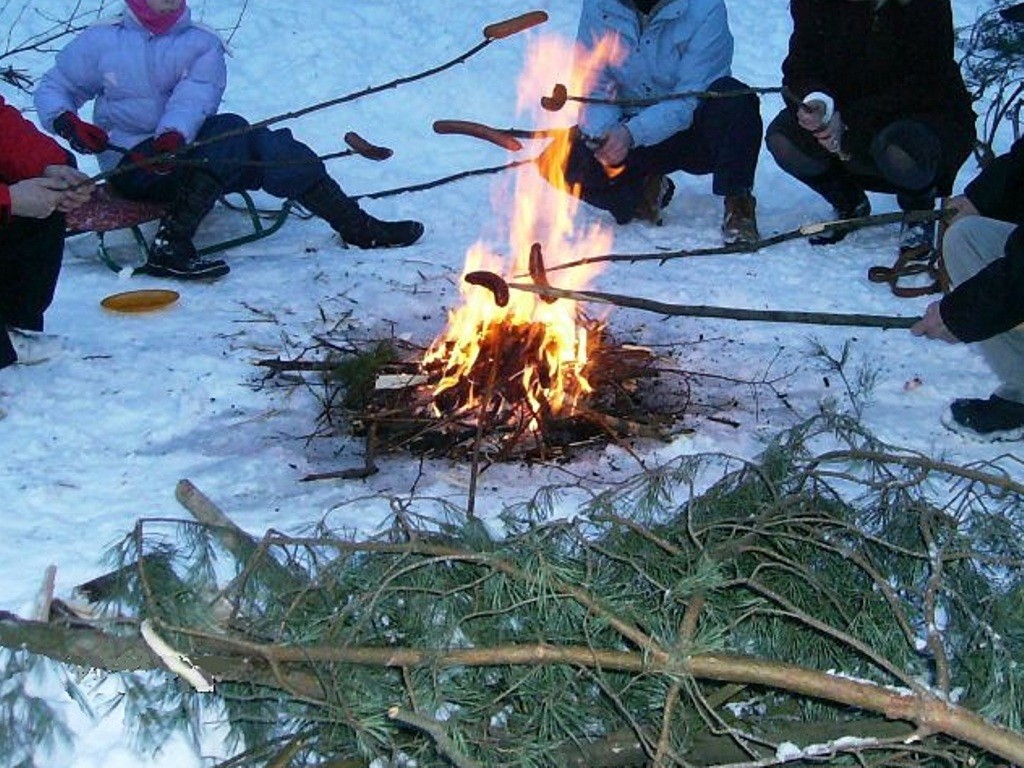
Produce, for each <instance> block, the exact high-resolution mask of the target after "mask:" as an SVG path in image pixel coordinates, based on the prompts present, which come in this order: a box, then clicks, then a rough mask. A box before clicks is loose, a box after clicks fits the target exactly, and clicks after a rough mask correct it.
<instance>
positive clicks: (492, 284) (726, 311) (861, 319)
mask: <svg viewBox="0 0 1024 768" xmlns="http://www.w3.org/2000/svg"><path fill="white" fill-rule="evenodd" d="M464 280H465V281H466V282H467V283H470V284H472V285H479V286H481V287H484V288H487V289H488V290H490V291H491V293H492V294H493V296H494V298H495V301H496V302H497V303H498V305H499V306H504V304H507V303H508V292H509V291H525V292H527V293H532V294H535V295H537V296H542V297H547V298H553V299H569V300H571V301H586V302H595V303H598V304H611V305H613V306H616V307H624V308H628V309H640V310H643V311H645V312H655V313H657V314H659V315H674V316H681V317H712V318H720V319H725V320H744V321H752V322H759V323H799V324H803V325H838V326H855V327H859V328H881V329H889V328H910V327H911V326H912V325H914V323H916V322H917V321H918V320H920V319H921V318H920V317H907V316H902V315H866V314H838V313H835V312H800V311H791V310H774V309H742V308H739V307H710V306H706V305H699V306H698V305H692V304H667V303H665V302H661V301H653V300H651V299H643V298H639V297H637V296H625V295H623V294H619V293H604V292H602V291H571V290H567V289H565V288H556V287H554V286H550V285H534V284H532V283H509V282H507V281H506V280H505V279H504V278H502V277H501V276H499V275H496V274H495V273H493V272H486V271H480V272H470V273H469V274H468V275H466V276H465V278H464Z"/></svg>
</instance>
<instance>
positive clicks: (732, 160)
mask: <svg viewBox="0 0 1024 768" xmlns="http://www.w3.org/2000/svg"><path fill="white" fill-rule="evenodd" d="M746 88H747V86H746V84H744V83H742V82H740V81H739V80H737V79H735V78H733V77H723V78H720V79H718V80H715V81H714V82H713V83H711V85H710V86H708V90H709V91H712V92H714V93H729V92H730V91H739V90H743V89H746ZM763 130H764V125H763V123H762V122H761V110H760V104H759V102H758V98H757V96H755V95H754V94H751V93H743V94H737V95H735V96H724V97H716V98H708V99H703V100H702V101H701V102H700V103H699V105H698V107H697V109H696V111H695V112H694V115H693V128H692V129H691V131H690V132H691V133H693V134H694V136H695V138H696V142H695V143H694V146H695V148H696V149H697V151H696V153H694V154H692V155H691V156H690V157H684V158H683V159H682V166H683V167H682V170H684V171H688V172H690V173H701V172H705V173H707V172H710V173H711V174H712V182H711V191H712V192H714V193H715V194H716V195H720V196H722V197H723V198H724V205H725V214H724V217H723V219H722V237H723V238H724V240H725V242H726V243H727V244H734V243H747V244H752V243H756V242H757V241H758V240H759V239H760V235H759V233H758V231H757V216H756V205H757V202H756V200H755V199H754V195H753V189H754V173H755V171H756V170H757V158H758V155H759V154H760V151H761V133H762V131H763ZM704 169H707V170H704Z"/></svg>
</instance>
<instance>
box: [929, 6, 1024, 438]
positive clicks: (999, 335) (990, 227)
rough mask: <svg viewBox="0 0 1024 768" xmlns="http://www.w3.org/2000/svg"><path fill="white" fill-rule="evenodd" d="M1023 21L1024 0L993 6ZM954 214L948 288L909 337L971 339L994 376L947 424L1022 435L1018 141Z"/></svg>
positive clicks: (1022, 151) (1023, 303)
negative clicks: (989, 388)
mask: <svg viewBox="0 0 1024 768" xmlns="http://www.w3.org/2000/svg"><path fill="white" fill-rule="evenodd" d="M1000 14H1001V15H1002V17H1003V18H1004V19H1006V20H1007V21H1011V22H1024V3H1018V4H1017V5H1014V6H1011V7H1009V8H1005V9H1003V10H1002V11H1000ZM949 206H950V207H952V208H955V209H956V211H957V213H956V216H955V218H954V219H953V220H952V221H951V222H950V225H949V228H948V229H947V230H946V234H945V235H944V237H943V239H942V258H943V262H944V263H945V266H946V271H947V272H948V273H949V278H950V282H951V284H952V285H953V290H952V292H950V293H949V294H947V295H946V296H945V297H943V298H942V299H941V300H939V301H934V302H932V303H931V304H930V305H929V306H928V309H927V310H926V311H925V314H924V317H923V318H921V320H920V321H918V322H917V323H916V324H915V325H914V327H913V328H911V332H912V333H913V334H914V335H915V336H925V337H927V338H929V339H940V340H942V341H946V342H949V343H951V344H955V343H957V342H978V346H979V347H980V348H981V352H982V354H983V355H984V357H985V360H986V362H987V363H988V365H989V367H990V368H991V369H992V371H993V373H995V375H996V376H997V377H998V379H999V386H998V387H997V388H996V391H995V392H994V393H993V394H992V395H991V396H989V397H988V398H987V399H978V398H963V399H959V400H954V401H953V402H952V404H951V405H950V408H949V414H948V416H947V418H946V420H945V421H946V424H947V426H949V427H950V428H952V429H954V430H956V431H958V432H962V433H965V434H968V435H970V436H973V437H980V438H983V439H986V440H1020V439H1022V438H1024V327H1018V326H1021V323H1024V229H1022V228H1021V226H1020V225H1021V224H1022V223H1024V140H1020V141H1017V142H1016V143H1015V144H1014V145H1013V146H1012V147H1011V148H1010V151H1009V152H1007V153H1006V154H1004V155H1000V156H999V157H997V158H996V159H995V160H993V161H992V162H991V163H990V164H989V165H988V166H987V167H986V168H985V169H984V170H983V171H982V172H981V173H980V174H978V176H976V177H975V178H974V180H973V181H971V182H970V183H969V184H968V185H967V187H966V188H965V189H964V192H963V194H962V195H959V196H957V197H954V198H953V199H951V200H950V201H949Z"/></svg>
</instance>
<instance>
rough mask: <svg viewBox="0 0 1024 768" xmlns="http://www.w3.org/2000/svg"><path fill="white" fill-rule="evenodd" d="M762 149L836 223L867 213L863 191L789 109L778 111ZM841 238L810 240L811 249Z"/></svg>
mask: <svg viewBox="0 0 1024 768" xmlns="http://www.w3.org/2000/svg"><path fill="white" fill-rule="evenodd" d="M765 145H766V146H767V147H768V151H769V152H770V153H771V155H772V157H773V158H775V162H776V163H777V164H778V166H779V167H780V168H781V169H782V170H783V171H785V172H786V173H788V174H789V175H790V176H792V177H794V178H795V179H797V180H798V181H800V182H802V183H803V184H805V185H807V186H808V187H810V188H811V189H813V190H814V191H815V192H817V193H818V194H819V195H821V196H822V197H823V198H825V200H826V201H827V202H828V203H829V204H830V205H831V206H832V208H833V210H834V212H835V217H836V218H837V219H852V218H858V217H860V216H867V215H868V214H869V213H871V204H870V203H869V202H868V198H867V195H866V194H865V193H864V187H863V186H862V185H861V184H860V183H859V182H858V180H857V179H856V178H855V177H854V176H853V174H851V173H849V172H848V170H847V168H846V167H845V166H844V163H843V162H842V161H840V160H839V159H838V158H837V157H836V156H835V155H834V154H832V153H830V152H828V151H827V150H826V149H825V148H824V147H822V146H821V145H820V144H819V143H818V142H817V141H816V140H815V139H814V137H813V136H812V135H811V134H810V133H809V132H808V131H805V130H804V129H803V128H801V127H800V124H799V123H798V122H797V121H796V117H794V115H793V113H792V112H791V111H790V110H789V109H784V110H782V111H781V112H780V113H779V114H778V115H777V116H776V117H775V119H774V120H772V122H771V123H770V124H769V126H768V130H767V133H766V135H765ZM843 237H845V234H843V233H841V232H828V233H824V234H823V235H821V236H817V237H813V238H811V239H810V243H811V244H812V245H831V244H832V243H837V242H839V241H840V240H842V239H843Z"/></svg>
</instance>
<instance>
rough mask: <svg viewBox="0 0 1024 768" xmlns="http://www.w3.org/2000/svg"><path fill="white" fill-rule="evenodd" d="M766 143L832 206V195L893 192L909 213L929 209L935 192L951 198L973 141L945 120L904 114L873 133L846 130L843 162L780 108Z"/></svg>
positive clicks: (784, 165) (790, 170)
mask: <svg viewBox="0 0 1024 768" xmlns="http://www.w3.org/2000/svg"><path fill="white" fill-rule="evenodd" d="M765 143H766V144H767V146H768V151H769V152H771V153H772V156H773V157H774V158H775V162H777V163H778V164H779V167H780V168H781V169H782V170H784V171H785V172H786V173H788V174H790V175H791V176H794V177H795V178H797V179H799V180H800V181H802V182H803V183H804V184H806V185H807V186H809V187H811V189H814V190H815V191H817V192H818V193H819V194H821V195H823V196H824V197H825V198H826V199H827V200H829V202H830V203H832V204H833V206H835V207H837V208H841V207H842V204H841V203H843V202H846V200H844V199H840V200H836V199H832V198H833V197H837V196H838V197H839V198H846V199H848V198H849V197H850V196H854V197H856V196H859V195H860V193H861V192H863V191H864V190H870V191H873V192H885V193H894V194H895V195H896V199H897V201H898V203H899V205H900V208H901V209H903V210H905V211H914V210H927V209H930V208H931V207H932V206H933V205H934V203H935V196H936V194H939V195H948V194H950V192H951V189H952V185H953V181H954V180H955V178H956V174H957V171H958V170H959V169H960V166H961V165H963V163H964V161H965V160H966V159H967V156H968V155H969V153H970V150H971V147H972V146H973V143H974V139H973V136H970V135H967V134H966V133H965V132H964V131H963V130H961V129H960V128H958V127H957V126H955V125H951V124H949V123H948V121H941V120H938V119H937V118H935V117H932V116H929V115H920V116H908V117H907V118H905V119H901V120H895V121H893V122H891V123H889V124H888V125H886V126H885V127H884V128H882V129H881V130H880V131H878V132H877V133H876V134H874V135H868V134H865V133H862V132H858V131H855V130H849V131H847V133H846V135H845V136H844V137H843V149H844V150H845V151H846V152H847V153H848V154H849V159H848V160H845V161H843V160H840V159H839V158H838V157H837V156H836V155H835V154H832V153H830V152H828V151H827V150H826V149H825V148H824V147H822V146H821V145H820V144H819V143H818V142H817V140H816V139H815V138H814V136H813V135H812V134H811V133H810V132H809V131H806V130H804V129H803V128H801V127H800V124H799V123H798V122H797V120H796V117H795V115H794V114H793V113H792V111H791V110H789V109H785V110H783V111H782V112H780V113H779V115H778V116H777V117H776V118H775V119H774V120H773V121H772V122H771V124H770V125H769V126H768V132H767V135H766V137H765ZM837 202H839V203H840V204H839V205H837Z"/></svg>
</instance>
